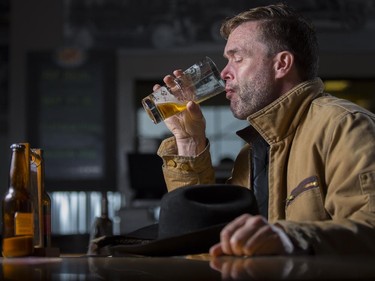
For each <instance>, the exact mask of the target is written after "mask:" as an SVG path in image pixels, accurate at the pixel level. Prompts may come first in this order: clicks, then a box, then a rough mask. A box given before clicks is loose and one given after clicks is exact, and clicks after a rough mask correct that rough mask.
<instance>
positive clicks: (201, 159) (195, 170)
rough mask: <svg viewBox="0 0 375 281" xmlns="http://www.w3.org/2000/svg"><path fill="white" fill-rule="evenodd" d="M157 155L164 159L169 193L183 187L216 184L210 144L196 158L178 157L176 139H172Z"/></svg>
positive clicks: (160, 148) (162, 144)
mask: <svg viewBox="0 0 375 281" xmlns="http://www.w3.org/2000/svg"><path fill="white" fill-rule="evenodd" d="M157 153H158V155H159V156H160V157H161V158H162V159H163V174H164V179H165V182H166V185H167V189H168V191H171V190H173V189H176V188H178V187H181V186H188V185H195V184H211V183H215V172H214V169H213V166H212V162H211V155H210V145H209V143H208V145H207V147H206V149H205V150H204V151H203V152H202V153H201V154H199V155H198V156H196V157H185V156H178V155H177V145H176V141H175V138H174V137H171V138H168V139H166V140H164V141H163V142H162V143H161V145H160V147H159V149H158V152H157Z"/></svg>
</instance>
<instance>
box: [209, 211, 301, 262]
mask: <svg viewBox="0 0 375 281" xmlns="http://www.w3.org/2000/svg"><path fill="white" fill-rule="evenodd" d="M294 251H295V247H294V245H293V243H292V241H291V240H290V238H289V237H288V236H287V234H286V233H285V232H284V231H283V230H282V229H281V228H279V227H277V226H275V225H272V224H270V223H268V222H267V220H266V219H265V218H263V217H262V216H252V215H249V214H244V215H242V216H240V217H238V218H236V219H235V220H234V221H232V222H231V223H229V224H228V225H227V226H226V227H225V228H224V229H223V230H222V231H221V234H220V243H218V244H216V245H214V246H212V247H211V249H210V254H211V255H212V256H220V255H234V256H255V255H286V254H292V253H293V252H294Z"/></svg>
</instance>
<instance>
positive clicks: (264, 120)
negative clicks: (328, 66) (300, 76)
mask: <svg viewBox="0 0 375 281" xmlns="http://www.w3.org/2000/svg"><path fill="white" fill-rule="evenodd" d="M323 90H324V84H323V82H322V80H321V79H320V78H315V79H313V80H310V81H306V82H303V83H301V84H299V85H297V86H296V87H294V88H293V89H291V90H290V91H288V92H287V93H285V94H284V95H282V96H281V97H279V98H278V99H276V100H275V101H273V102H272V103H270V104H269V105H268V106H266V107H265V108H263V109H261V110H259V111H258V112H256V113H254V114H252V115H250V116H249V117H248V118H247V120H248V121H249V122H250V126H249V127H247V128H245V129H243V130H240V131H238V132H237V134H238V135H239V136H240V137H241V138H243V139H244V140H245V141H246V142H250V139H251V134H250V135H249V132H251V130H252V129H251V127H254V128H255V129H256V130H257V131H258V132H259V134H260V135H261V136H262V137H263V138H264V139H265V140H266V141H267V143H268V144H273V143H276V142H279V141H281V140H283V139H284V138H286V137H287V136H288V135H290V134H292V133H293V132H294V131H295V129H296V127H297V126H298V123H299V122H300V120H301V117H302V116H303V115H304V114H305V112H306V110H307V108H308V107H309V105H310V104H311V102H312V101H313V100H314V99H316V98H317V97H318V96H321V95H322V93H323Z"/></svg>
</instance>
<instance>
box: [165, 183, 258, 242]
mask: <svg viewBox="0 0 375 281" xmlns="http://www.w3.org/2000/svg"><path fill="white" fill-rule="evenodd" d="M244 213H249V214H252V215H255V214H258V208H257V204H256V199H255V197H254V194H253V192H252V191H251V190H249V189H247V188H245V187H242V186H238V185H228V184H214V185H193V186H185V187H180V188H178V189H175V190H173V191H171V192H169V193H167V194H165V195H164V196H163V198H162V200H161V205H160V216H159V233H158V238H159V239H160V238H168V237H173V236H178V235H185V234H188V233H191V232H195V231H199V230H202V229H205V228H208V227H211V226H214V225H218V224H223V223H228V222H230V221H231V220H233V219H234V218H236V217H238V216H240V215H242V214H244Z"/></svg>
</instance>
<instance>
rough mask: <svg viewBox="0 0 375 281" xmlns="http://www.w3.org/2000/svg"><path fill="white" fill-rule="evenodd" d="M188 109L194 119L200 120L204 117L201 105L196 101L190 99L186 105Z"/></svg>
mask: <svg viewBox="0 0 375 281" xmlns="http://www.w3.org/2000/svg"><path fill="white" fill-rule="evenodd" d="M186 109H187V111H188V112H189V114H190V117H191V119H192V120H196V121H198V120H202V119H204V117H203V113H202V110H201V108H200V106H199V105H198V104H196V103H195V102H193V101H189V102H188V103H187V105H186Z"/></svg>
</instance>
